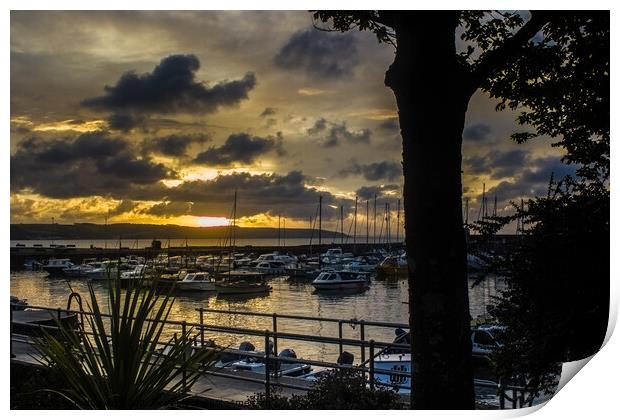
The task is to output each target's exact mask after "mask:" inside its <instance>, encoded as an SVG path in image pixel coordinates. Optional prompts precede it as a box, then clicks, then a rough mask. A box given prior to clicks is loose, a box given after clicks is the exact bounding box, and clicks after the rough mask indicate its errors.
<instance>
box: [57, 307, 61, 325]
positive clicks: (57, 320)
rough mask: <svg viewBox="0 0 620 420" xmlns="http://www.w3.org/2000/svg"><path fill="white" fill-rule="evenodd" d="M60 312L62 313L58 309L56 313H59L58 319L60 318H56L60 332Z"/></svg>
mask: <svg viewBox="0 0 620 420" xmlns="http://www.w3.org/2000/svg"><path fill="white" fill-rule="evenodd" d="M60 311H61V309H60V308H57V309H56V313H57V317H58V318H56V320H57V321H58V330H60V325H61V322H60Z"/></svg>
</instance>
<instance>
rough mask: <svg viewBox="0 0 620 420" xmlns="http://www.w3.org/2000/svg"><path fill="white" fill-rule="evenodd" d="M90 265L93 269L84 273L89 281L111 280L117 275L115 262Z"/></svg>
mask: <svg viewBox="0 0 620 420" xmlns="http://www.w3.org/2000/svg"><path fill="white" fill-rule="evenodd" d="M91 265H92V266H93V269H92V270H90V271H89V272H88V273H86V277H88V278H89V279H91V280H112V279H115V278H116V277H117V276H118V274H119V271H118V264H117V263H116V261H101V262H97V263H91Z"/></svg>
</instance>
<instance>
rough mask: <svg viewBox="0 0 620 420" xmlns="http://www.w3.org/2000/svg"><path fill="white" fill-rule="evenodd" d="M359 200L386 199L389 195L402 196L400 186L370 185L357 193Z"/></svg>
mask: <svg viewBox="0 0 620 420" xmlns="http://www.w3.org/2000/svg"><path fill="white" fill-rule="evenodd" d="M356 194H357V196H358V197H359V198H361V199H364V200H370V199H374V198H375V195H376V196H377V198H382V197H386V196H387V195H388V194H389V195H394V194H396V195H400V185H398V184H386V185H370V186H364V187H361V188H360V189H358V190H357V191H356Z"/></svg>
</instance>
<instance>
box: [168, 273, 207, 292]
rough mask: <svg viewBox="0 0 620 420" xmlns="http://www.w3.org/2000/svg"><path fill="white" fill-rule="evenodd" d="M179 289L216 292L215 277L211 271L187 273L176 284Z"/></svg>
mask: <svg viewBox="0 0 620 420" xmlns="http://www.w3.org/2000/svg"><path fill="white" fill-rule="evenodd" d="M176 287H177V289H179V290H181V291H188V292H190V291H191V292H214V291H215V279H213V277H211V275H210V274H209V273H206V272H199V273H187V274H186V275H185V277H183V280H181V281H178V282H177V284H176Z"/></svg>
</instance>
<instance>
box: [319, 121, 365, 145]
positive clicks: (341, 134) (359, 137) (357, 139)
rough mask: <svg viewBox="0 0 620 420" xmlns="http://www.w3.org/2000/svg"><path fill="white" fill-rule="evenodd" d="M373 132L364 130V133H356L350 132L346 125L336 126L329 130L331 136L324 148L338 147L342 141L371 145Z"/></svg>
mask: <svg viewBox="0 0 620 420" xmlns="http://www.w3.org/2000/svg"><path fill="white" fill-rule="evenodd" d="M371 134H372V132H371V131H370V130H369V129H367V128H364V129H363V130H362V131H358V132H354V131H349V129H348V128H347V125H346V123H342V124H335V125H333V126H332V127H331V128H330V129H329V134H328V135H327V137H326V138H325V141H324V142H323V147H334V146H338V145H339V144H340V142H341V140H345V141H348V142H350V143H366V144H368V143H370V135H371Z"/></svg>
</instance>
